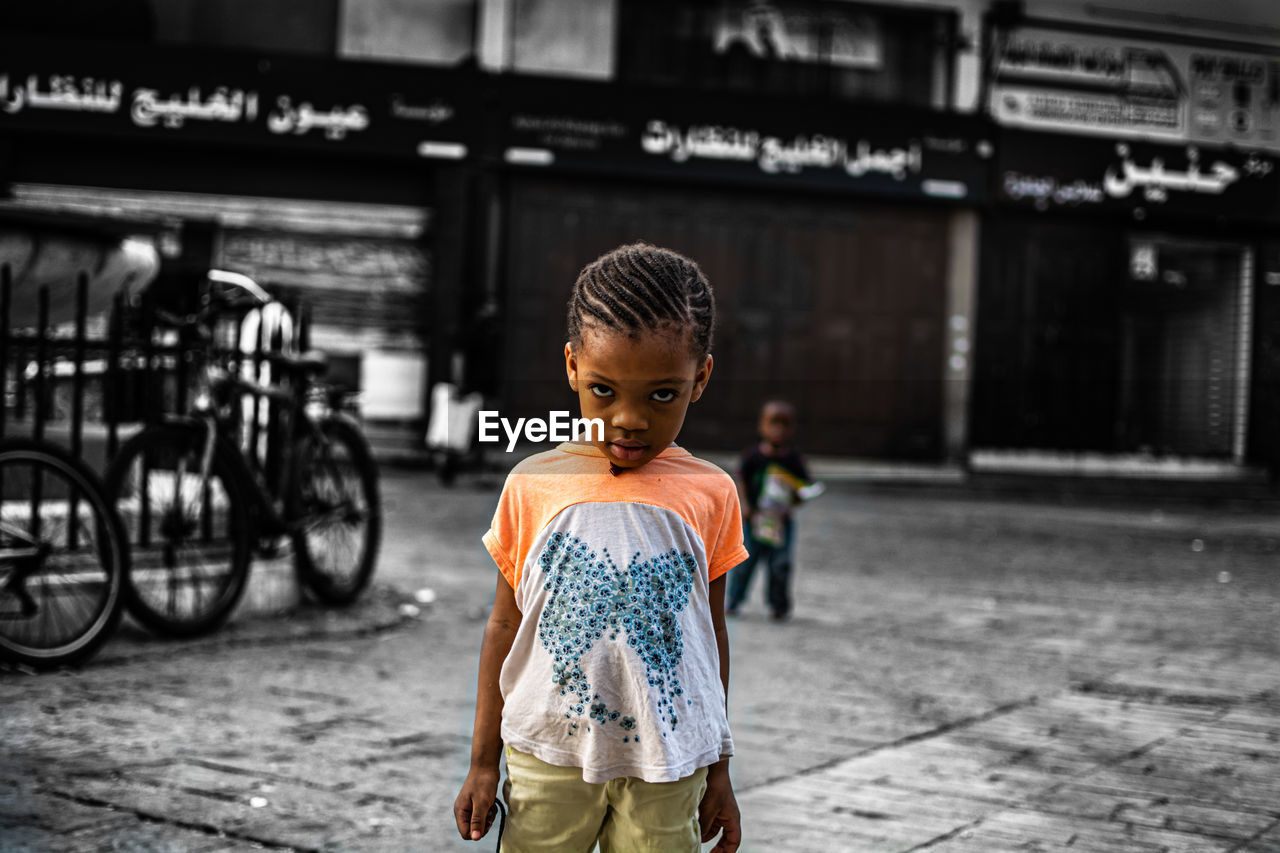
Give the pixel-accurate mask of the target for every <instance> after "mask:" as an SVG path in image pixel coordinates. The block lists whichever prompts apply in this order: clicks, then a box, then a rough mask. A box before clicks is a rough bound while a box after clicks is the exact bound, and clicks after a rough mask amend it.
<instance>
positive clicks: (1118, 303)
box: [971, 24, 1280, 471]
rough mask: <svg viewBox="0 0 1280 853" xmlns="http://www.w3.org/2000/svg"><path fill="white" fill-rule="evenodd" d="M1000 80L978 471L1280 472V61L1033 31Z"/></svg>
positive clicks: (1004, 50) (1009, 51) (1217, 49)
mask: <svg viewBox="0 0 1280 853" xmlns="http://www.w3.org/2000/svg"><path fill="white" fill-rule="evenodd" d="M993 67H994V75H993V77H992V80H991V86H990V90H989V101H990V105H991V112H992V115H993V117H995V118H996V120H997V121H1000V122H1001V123H1003V124H1005V125H1006V129H1005V130H1003V131H1001V132H1000V134H999V135H998V137H997V152H998V153H997V158H996V164H995V169H994V178H995V192H994V194H993V196H994V197H993V208H992V212H991V213H990V215H989V216H988V217H987V218H986V219H985V220H984V223H983V239H982V266H981V275H980V282H979V292H978V300H979V304H980V305H981V312H980V316H979V322H978V327H977V350H976V354H975V377H974V391H973V405H972V409H971V412H972V430H971V435H972V445H973V449H974V454H975V457H976V458H979V459H987V460H988V461H990V460H991V459H996V460H997V461H998V459H999V456H1000V454H1002V453H1004V454H1006V455H1007V456H1011V457H1013V458H1016V457H1017V456H1018V455H1019V454H1025V453H1028V452H1043V453H1045V454H1047V455H1048V456H1050V457H1052V456H1054V455H1057V456H1059V457H1061V456H1064V455H1066V456H1071V455H1074V456H1076V457H1080V456H1084V455H1088V454H1102V455H1104V456H1111V457H1113V458H1116V459H1128V460H1131V461H1140V460H1154V461H1164V462H1169V463H1179V464H1183V463H1188V462H1192V461H1202V462H1211V463H1213V462H1216V463H1219V464H1221V465H1223V466H1225V467H1224V468H1223V469H1222V470H1224V471H1225V470H1229V469H1230V468H1231V467H1235V468H1241V467H1242V466H1248V465H1251V464H1252V465H1270V464H1272V462H1273V459H1274V458H1275V448H1274V447H1273V446H1272V445H1274V444H1275V439H1274V438H1272V437H1271V433H1274V431H1275V427H1276V425H1277V419H1276V417H1275V411H1276V403H1275V402H1274V401H1273V400H1272V397H1273V395H1274V393H1275V390H1274V389H1275V383H1276V378H1277V376H1276V365H1275V361H1276V356H1275V354H1274V353H1275V348H1276V337H1277V335H1278V334H1280V329H1278V328H1277V326H1276V320H1277V306H1276V305H1275V304H1274V303H1275V302H1276V301H1277V296H1276V293H1275V291H1276V286H1277V285H1280V264H1278V263H1277V261H1278V260H1280V258H1277V249H1276V243H1275V238H1274V234H1275V226H1276V225H1277V224H1280V174H1278V172H1280V156H1278V155H1280V135H1278V134H1277V131H1280V124H1278V123H1277V121H1276V119H1277V118H1278V117H1280V94H1277V93H1278V92H1280V63H1276V62H1275V61H1274V60H1266V59H1264V58H1261V57H1258V56H1253V55H1250V54H1248V53H1247V52H1244V51H1242V50H1231V49H1228V48H1227V47H1224V46H1221V45H1210V46H1206V45H1184V44H1153V43H1150V42H1147V41H1144V40H1142V39H1140V38H1131V37H1128V36H1127V35H1125V34H1117V33H1111V34H1097V33H1091V32H1082V31H1078V30H1071V31H1065V30H1054V29H1051V28H1048V27H1045V26H1037V25H1033V24H1028V25H1027V26H1023V27H1019V28H1015V29H1013V30H1011V31H1009V32H1006V33H1004V34H1003V36H1002V38H1001V39H1000V40H999V41H998V50H997V54H996V59H995V62H994V66H993ZM1015 128H1016V129H1015Z"/></svg>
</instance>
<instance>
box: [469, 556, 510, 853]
mask: <svg viewBox="0 0 1280 853" xmlns="http://www.w3.org/2000/svg"><path fill="white" fill-rule="evenodd" d="M520 618H521V614H520V608H519V607H517V606H516V595H515V590H513V589H512V588H511V585H510V584H509V583H507V579H506V578H504V577H503V576H502V575H501V574H499V575H498V589H497V591H496V592H495V593H494V595H493V609H492V610H491V611H489V621H488V622H487V623H486V624H485V627H484V640H483V641H481V643H480V677H479V679H478V680H479V686H478V688H477V690H476V724H475V730H474V732H473V733H472V735H471V770H470V771H469V772H468V773H467V779H466V781H465V782H463V783H462V790H461V791H460V792H459V793H458V798H457V799H456V800H454V803H453V817H454V819H455V820H456V821H457V824H458V832H459V833H460V834H461V835H462V837H463V838H467V839H470V840H472V841H479V840H480V839H481V838H483V837H484V834H485V833H486V832H488V831H489V826H490V825H491V824H492V823H493V817H492V816H491V815H490V812H491V811H492V809H493V802H494V799H495V798H496V797H497V795H498V775H499V770H498V762H499V761H500V760H501V758H502V731H501V730H502V691H501V690H500V689H499V686H498V677H499V676H500V675H501V674H502V663H503V661H505V660H506V659H507V653H508V652H510V651H511V644H512V642H514V641H515V638H516V631H517V629H519V627H520Z"/></svg>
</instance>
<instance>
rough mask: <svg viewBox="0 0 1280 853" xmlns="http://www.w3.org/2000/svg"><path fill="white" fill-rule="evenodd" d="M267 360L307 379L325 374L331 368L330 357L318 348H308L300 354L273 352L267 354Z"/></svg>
mask: <svg viewBox="0 0 1280 853" xmlns="http://www.w3.org/2000/svg"><path fill="white" fill-rule="evenodd" d="M267 362H268V363H269V364H271V365H272V366H274V367H279V368H280V369H281V370H283V371H285V372H286V373H293V374H296V375H299V376H303V377H306V378H307V379H314V378H316V377H317V376H323V375H324V374H325V372H326V371H327V370H328V369H329V357H328V356H326V355H325V354H324V353H322V352H320V351H318V350H308V351H307V352H304V353H302V354H300V355H289V354H288V353H271V354H269V355H268V356H267Z"/></svg>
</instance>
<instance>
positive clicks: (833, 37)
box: [0, 0, 1280, 476]
mask: <svg viewBox="0 0 1280 853" xmlns="http://www.w3.org/2000/svg"><path fill="white" fill-rule="evenodd" d="M0 40H2V42H3V44H2V47H3V50H2V52H0V184H2V185H3V187H4V192H5V193H6V194H7V196H8V200H7V201H6V202H5V204H6V206H7V207H9V208H20V209H29V210H31V211H39V212H41V213H44V214H47V213H49V212H55V213H56V212H57V211H68V212H74V213H77V214H81V215H84V214H105V215H110V216H117V217H119V218H121V219H123V220H135V219H146V220H150V221H152V222H153V223H157V224H156V229H158V235H157V236H154V238H153V239H154V242H155V244H156V249H157V251H158V254H159V258H160V263H159V272H158V274H157V275H156V278H155V281H154V282H153V283H152V284H151V285H150V286H151V287H152V288H155V289H157V290H158V291H161V292H165V293H169V294H171V295H172V297H173V298H175V299H181V298H183V296H184V294H189V293H190V292H191V291H192V288H193V287H194V282H195V281H197V280H198V278H199V276H200V275H201V274H202V272H203V271H204V270H206V269H208V268H210V267H218V268H224V269H231V270H234V271H238V272H243V273H247V274H249V275H251V276H253V277H255V278H256V279H258V280H259V281H260V282H261V283H262V284H264V285H265V286H266V287H267V288H268V289H270V290H273V291H274V292H276V293H278V294H281V295H287V296H300V297H302V298H304V299H305V300H306V301H307V302H308V303H309V304H310V305H311V306H312V309H313V317H314V324H315V325H314V330H313V333H312V339H311V340H312V344H313V345H314V346H316V347H317V348H320V349H323V350H326V351H327V352H329V354H330V356H331V358H332V359H333V360H334V363H335V368H336V370H337V371H338V372H339V374H340V375H342V376H345V377H346V378H347V379H348V380H349V381H350V382H352V383H358V384H359V385H360V387H361V388H362V391H363V413H364V416H365V418H366V421H367V422H368V423H369V424H370V426H371V427H372V428H373V429H374V431H375V432H376V433H378V434H379V435H380V436H381V439H380V440H381V441H382V442H383V443H384V445H386V446H388V447H397V446H398V447H404V448H408V447H413V446H415V445H416V444H418V443H420V441H421V437H422V433H423V430H424V428H425V423H426V418H427V416H428V414H429V413H428V411H427V403H428V400H429V394H428V389H429V388H430V387H431V385H432V384H434V383H435V382H438V381H443V380H450V379H452V380H456V381H458V382H460V383H461V384H462V385H463V387H464V388H466V389H467V390H479V391H481V392H483V393H484V394H485V395H486V396H487V397H489V398H490V399H491V400H492V402H493V404H494V406H495V407H497V408H500V409H502V410H503V413H504V414H507V415H509V416H521V415H533V414H539V413H545V412H546V411H547V410H548V409H557V408H571V406H572V399H571V398H570V396H569V395H567V393H566V392H565V388H564V384H565V383H564V379H563V360H562V357H561V355H560V351H561V348H562V343H563V339H562V333H563V316H562V315H563V305H564V300H565V296H566V294H567V291H568V288H569V285H570V283H571V282H572V280H573V278H574V277H575V276H576V274H577V271H578V269H579V268H580V267H581V266H582V265H583V264H585V263H586V262H588V261H590V260H591V259H593V258H594V257H595V256H596V255H598V254H599V253H601V252H603V251H605V250H607V249H609V248H612V247H613V246H615V245H617V244H619V243H621V242H624V241H630V240H635V239H645V240H648V241H651V242H655V243H659V244H663V245H668V246H670V247H672V248H675V249H678V250H680V251H683V252H685V253H687V254H689V255H690V256H692V257H694V258H696V259H697V260H698V261H699V262H700V263H701V264H702V266H703V268H704V269H705V270H706V271H707V273H708V274H709V276H710V278H711V280H712V282H713V284H714V285H715V286H716V288H717V292H718V294H719V305H720V312H721V313H720V316H721V326H720V331H719V335H718V341H717V344H716V350H715V352H716V356H717V362H716V364H717V366H716V381H715V382H714V383H712V385H711V386H710V388H709V391H708V394H707V396H706V397H704V399H703V401H702V402H700V403H699V404H698V411H697V417H694V418H691V419H690V422H689V424H688V427H687V430H686V433H685V437H684V441H685V442H686V443H688V444H690V445H692V446H695V447H698V448H702V449H709V450H732V449H736V448H738V447H740V446H741V445H743V444H745V443H747V442H748V441H750V440H751V438H752V436H753V433H754V420H755V413H756V411H757V409H758V406H759V404H760V402H761V401H762V400H764V399H765V398H767V397H770V396H783V397H786V398H789V399H791V400H793V401H794V402H795V404H796V406H797V408H798V410H799V412H800V417H801V420H802V422H803V440H804V446H805V448H806V449H807V450H809V451H810V452H812V453H816V454H836V455H842V456H854V457H863V458H869V459H881V460H915V461H922V462H930V463H936V462H952V463H960V464H970V463H972V464H973V465H974V466H976V467H981V468H986V469H999V468H1001V467H1002V466H1004V467H1011V468H1018V467H1020V466H1027V465H1033V466H1034V465H1043V466H1047V467H1050V468H1052V467H1053V466H1055V465H1056V466H1066V467H1071V466H1077V467H1079V466H1087V465H1092V466H1094V468H1095V469H1098V470H1106V469H1107V467H1108V466H1123V465H1131V464H1135V462H1142V463H1144V464H1145V463H1151V464H1159V463H1161V462H1162V461H1166V462H1167V461H1170V460H1172V461H1176V462H1177V464H1180V465H1185V464H1189V463H1191V462H1194V463H1195V464H1198V465H1201V466H1202V467H1203V466H1207V467H1208V468H1210V469H1213V470H1217V471H1220V472H1221V473H1222V475H1223V476H1235V475H1237V474H1239V473H1240V472H1247V471H1256V470H1260V469H1263V468H1266V467H1267V466H1270V465H1271V464H1272V460H1275V459H1277V458H1280V238H1278V237H1277V236H1276V235H1277V225H1280V174H1278V166H1280V162H1278V158H1280V11H1278V10H1277V8H1276V6H1275V3H1274V0H1222V1H1221V2H1216V3H1213V4H1208V3H1205V2H1202V0H1144V2H1138V0H1110V2H1103V3H1095V2H1066V1H1065V0H1064V1H1063V2H1050V1H1049V0H1028V2H1025V3H1016V2H1000V1H999V0H998V1H997V2H977V0H951V2H946V0H939V2H913V0H901V2H895V3H889V2H882V3H854V2H844V0H776V2H763V1H762V0H703V2H693V0H685V2H674V0H473V2H465V1H464V0H432V2H428V0H114V2H110V1H109V0H98V2H89V1H88V0H42V2H39V3H37V2H29V3H23V4H20V6H19V8H17V9H14V10H10V12H9V14H8V15H7V19H6V23H5V24H4V26H3V30H0Z"/></svg>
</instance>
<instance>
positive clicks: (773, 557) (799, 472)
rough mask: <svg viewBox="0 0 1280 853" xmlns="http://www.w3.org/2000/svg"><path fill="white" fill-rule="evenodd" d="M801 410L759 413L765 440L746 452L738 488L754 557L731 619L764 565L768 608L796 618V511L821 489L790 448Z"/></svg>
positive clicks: (742, 571) (736, 592)
mask: <svg viewBox="0 0 1280 853" xmlns="http://www.w3.org/2000/svg"><path fill="white" fill-rule="evenodd" d="M795 430H796V410H795V408H794V407H793V406H792V405H791V404H790V403H787V402H784V401H782V400H770V401H769V402H767V403H765V404H764V406H763V408H762V409H761V410H760V441H759V442H757V443H756V444H753V445H752V446H751V447H748V448H747V449H746V450H744V451H743V453H742V458H741V460H740V462H739V466H738V478H737V479H738V488H739V495H740V497H741V500H742V505H743V506H744V507H745V508H746V513H747V518H746V522H747V523H746V532H745V536H746V543H747V551H748V552H749V554H750V556H748V557H747V561H746V562H745V563H743V564H742V565H741V566H739V567H738V570H737V571H736V572H734V573H733V577H732V578H731V580H730V583H729V609H728V613H729V615H730V616H736V615H737V614H738V610H739V608H741V607H742V603H743V602H744V601H745V600H746V598H747V593H748V590H749V587H750V585H751V576H752V574H753V573H754V572H755V567H756V563H757V562H759V561H761V560H763V561H764V564H765V568H766V570H767V574H768V590H767V594H768V599H769V608H770V609H771V610H772V613H773V618H774V619H775V620H779V621H780V620H783V619H786V618H787V617H788V616H789V615H790V614H791V562H792V561H791V554H792V548H793V542H792V527H793V525H792V519H791V512H792V508H793V507H794V506H795V505H796V504H798V503H800V502H801V501H802V500H805V499H807V498H809V497H814V496H816V494H817V493H819V492H820V490H821V487H820V486H818V485H817V484H812V485H811V484H810V483H809V470H808V468H807V467H806V466H805V463H804V457H803V456H801V455H800V452H799V451H797V450H796V449H795V448H794V447H792V446H791V439H792V437H793V436H794V435H795Z"/></svg>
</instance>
